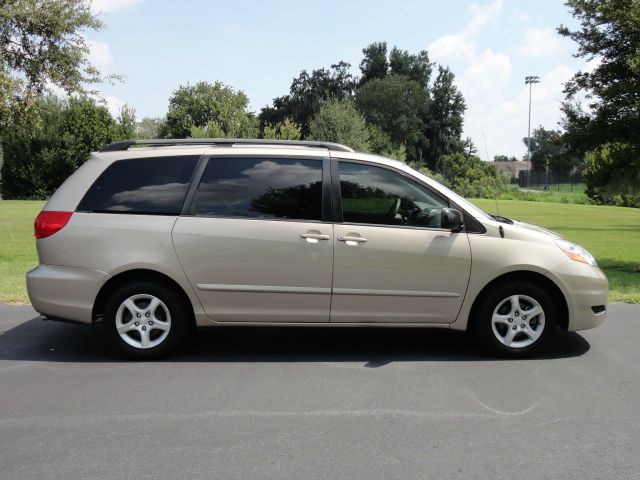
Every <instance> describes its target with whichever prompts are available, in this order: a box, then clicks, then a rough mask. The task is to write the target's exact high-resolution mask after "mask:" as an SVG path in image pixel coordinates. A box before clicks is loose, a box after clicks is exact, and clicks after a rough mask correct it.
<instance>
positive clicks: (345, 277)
mask: <svg viewBox="0 0 640 480" xmlns="http://www.w3.org/2000/svg"><path fill="white" fill-rule="evenodd" d="M339 176H340V190H341V197H342V211H343V219H344V223H342V224H336V226H335V230H334V235H335V239H336V245H335V263H334V273H333V299H332V305H331V322H347V323H349V322H370V323H376V322H378V323H385V322H395V323H424V322H428V323H442V324H448V323H451V322H453V321H455V319H456V316H457V315H458V312H459V310H460V307H461V305H462V301H463V299H464V295H465V292H466V289H467V285H468V282H469V274H470V269H471V251H470V247H469V240H468V238H467V234H466V233H464V232H461V233H452V232H451V231H448V230H445V229H442V228H441V227H440V213H441V209H442V208H444V207H448V206H449V204H448V201H447V200H446V199H445V198H443V197H441V196H440V195H438V194H437V193H436V192H434V191H431V190H430V189H429V188H428V187H426V186H424V185H422V184H419V183H417V182H415V181H414V180H411V179H410V178H408V177H407V176H405V175H404V174H402V173H400V172H398V171H395V170H392V169H389V168H384V167H380V166H374V165H370V164H366V163H356V162H347V161H340V162H339Z"/></svg>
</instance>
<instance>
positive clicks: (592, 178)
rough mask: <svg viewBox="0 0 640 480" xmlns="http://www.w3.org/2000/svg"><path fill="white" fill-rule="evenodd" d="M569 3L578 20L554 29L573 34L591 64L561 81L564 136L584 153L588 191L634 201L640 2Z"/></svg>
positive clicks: (639, 152) (639, 136)
mask: <svg viewBox="0 0 640 480" xmlns="http://www.w3.org/2000/svg"><path fill="white" fill-rule="evenodd" d="M567 5H568V6H569V8H570V9H571V12H572V15H573V16H574V17H575V18H577V19H578V21H579V22H580V26H579V28H577V29H576V30H571V29H570V28H569V27H566V26H560V28H559V29H558V31H559V33H560V34H561V35H563V36H565V37H568V38H571V39H572V40H574V41H575V42H576V43H577V44H578V52H577V54H576V56H577V57H582V58H585V59H587V60H593V61H595V68H593V69H591V70H590V71H580V72H578V73H577V74H575V75H574V76H573V78H572V79H571V80H570V81H569V82H567V84H566V85H565V94H566V100H565V103H564V104H563V111H564V115H565V116H564V120H563V126H564V128H565V135H564V138H565V141H566V143H567V144H568V145H569V147H570V148H571V149H572V150H573V151H575V152H577V153H578V154H584V153H587V155H586V159H587V162H586V163H587V172H586V175H585V181H586V185H587V190H586V191H587V194H588V195H589V196H591V197H592V198H593V199H594V200H596V201H600V202H606V203H619V204H628V205H632V204H635V205H638V204H640V201H639V200H638V199H640V179H639V178H638V172H640V35H639V34H638V32H640V2H638V1H637V0H569V1H567ZM579 95H584V96H585V97H586V98H587V101H588V108H586V109H585V108H583V107H582V106H581V105H580V103H579V101H578V98H579ZM616 192H619V193H616ZM629 199H631V200H629ZM633 199H635V200H633Z"/></svg>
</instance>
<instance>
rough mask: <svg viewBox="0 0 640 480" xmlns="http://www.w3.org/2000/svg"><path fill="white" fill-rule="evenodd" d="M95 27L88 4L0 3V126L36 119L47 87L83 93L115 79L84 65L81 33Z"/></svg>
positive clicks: (72, 0)
mask: <svg viewBox="0 0 640 480" xmlns="http://www.w3.org/2000/svg"><path fill="white" fill-rule="evenodd" d="M100 28H102V23H101V22H100V21H99V20H98V19H97V18H96V17H95V16H94V15H93V14H92V13H91V2H90V1H89V0H48V1H42V0H5V1H3V2H0V127H7V126H9V125H14V126H17V125H18V124H20V123H24V122H27V121H28V122H33V121H35V120H37V118H38V117H37V112H35V111H34V108H35V107H37V106H43V104H42V103H41V102H39V101H38V99H39V98H40V97H41V96H42V95H43V93H44V92H45V91H46V89H47V87H48V86H49V85H55V86H58V87H60V88H62V89H64V90H65V91H66V92H67V93H68V94H71V93H88V91H87V89H86V86H87V85H90V84H96V83H99V82H102V81H105V80H113V79H115V78H117V76H113V75H110V76H106V77H105V76H103V75H102V74H101V73H100V72H99V71H98V70H97V69H96V68H95V67H93V66H92V65H91V64H90V63H89V61H88V54H89V47H88V45H87V40H86V37H85V32H86V31H87V30H99V29H100ZM45 115H46V114H45Z"/></svg>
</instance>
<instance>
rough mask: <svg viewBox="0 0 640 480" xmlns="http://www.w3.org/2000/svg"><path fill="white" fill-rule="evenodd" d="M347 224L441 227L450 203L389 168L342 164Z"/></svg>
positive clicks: (341, 174)
mask: <svg viewBox="0 0 640 480" xmlns="http://www.w3.org/2000/svg"><path fill="white" fill-rule="evenodd" d="M339 170H340V192H341V194H342V212H343V216H344V221H345V222H352V223H372V224H379V225H406V226H414V227H440V214H441V209H442V208H443V207H447V206H448V204H447V202H446V201H445V200H443V199H442V198H440V197H439V196H437V195H436V194H434V193H433V192H431V191H429V190H428V189H427V188H425V187H423V186H422V185H420V184H418V183H416V182H414V181H412V180H410V179H408V178H407V177H405V176H404V175H400V174H399V173H396V172H394V171H392V170H388V169H386V168H381V167H374V166H371V165H363V164H358V163H348V162H340V163H339Z"/></svg>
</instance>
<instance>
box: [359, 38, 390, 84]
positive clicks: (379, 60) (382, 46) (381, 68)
mask: <svg viewBox="0 0 640 480" xmlns="http://www.w3.org/2000/svg"><path fill="white" fill-rule="evenodd" d="M362 54H363V55H364V58H363V59H362V61H361V62H360V72H361V73H362V77H360V85H364V84H365V83H367V82H368V81H369V80H374V79H376V78H378V79H380V78H384V77H386V76H387V70H388V69H389V62H388V61H387V42H380V43H378V42H376V43H372V44H371V45H369V46H368V47H365V48H363V49H362Z"/></svg>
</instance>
